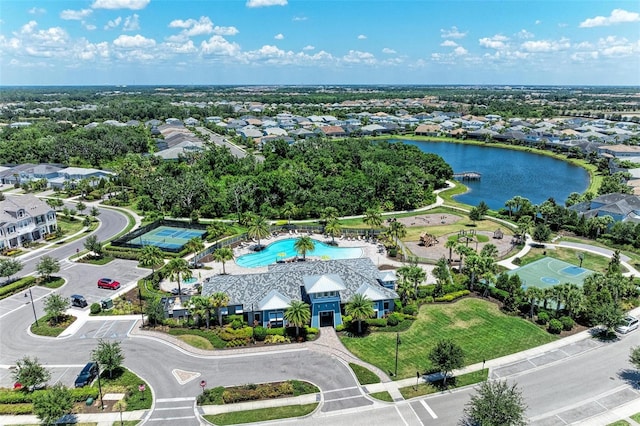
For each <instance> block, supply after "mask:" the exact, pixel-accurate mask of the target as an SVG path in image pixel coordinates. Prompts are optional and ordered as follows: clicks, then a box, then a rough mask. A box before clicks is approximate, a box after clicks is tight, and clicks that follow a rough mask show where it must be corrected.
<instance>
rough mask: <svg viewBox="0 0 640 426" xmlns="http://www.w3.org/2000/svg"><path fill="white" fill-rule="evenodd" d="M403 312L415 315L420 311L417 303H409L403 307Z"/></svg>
mask: <svg viewBox="0 0 640 426" xmlns="http://www.w3.org/2000/svg"><path fill="white" fill-rule="evenodd" d="M402 313H403V314H407V315H415V314H417V313H418V307H417V306H416V305H407V306H405V307H404V308H402Z"/></svg>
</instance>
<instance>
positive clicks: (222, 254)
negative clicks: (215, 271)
mask: <svg viewBox="0 0 640 426" xmlns="http://www.w3.org/2000/svg"><path fill="white" fill-rule="evenodd" d="M232 259H233V250H231V249H230V248H229V247H220V248H219V249H217V250H216V251H214V252H213V260H215V261H216V262H220V263H222V275H226V274H227V272H226V271H225V269H224V264H225V262H227V261H229V260H232Z"/></svg>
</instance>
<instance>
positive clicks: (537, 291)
mask: <svg viewBox="0 0 640 426" xmlns="http://www.w3.org/2000/svg"><path fill="white" fill-rule="evenodd" d="M524 296H525V297H526V298H527V299H529V306H530V309H529V317H530V318H533V311H534V308H535V306H536V303H537V302H538V301H540V299H542V296H543V292H542V289H541V288H539V287H527V289H526V290H525V291H524Z"/></svg>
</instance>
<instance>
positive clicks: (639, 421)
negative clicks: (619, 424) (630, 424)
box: [629, 413, 640, 423]
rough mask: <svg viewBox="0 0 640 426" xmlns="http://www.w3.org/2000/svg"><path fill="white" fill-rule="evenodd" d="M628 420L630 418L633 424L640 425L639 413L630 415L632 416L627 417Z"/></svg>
mask: <svg viewBox="0 0 640 426" xmlns="http://www.w3.org/2000/svg"><path fill="white" fill-rule="evenodd" d="M629 418H630V419H631V420H633V421H634V422H638V423H640V413H636V414H634V415H632V416H629Z"/></svg>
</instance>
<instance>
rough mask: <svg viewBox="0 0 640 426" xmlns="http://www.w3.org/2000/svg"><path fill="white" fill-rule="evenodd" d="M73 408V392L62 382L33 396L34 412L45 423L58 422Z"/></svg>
mask: <svg viewBox="0 0 640 426" xmlns="http://www.w3.org/2000/svg"><path fill="white" fill-rule="evenodd" d="M72 408H73V398H72V396H71V392H70V391H69V389H67V388H66V387H65V386H64V385H63V384H62V383H56V384H55V385H53V386H52V387H51V388H50V389H48V390H46V391H44V392H42V393H39V394H37V395H36V396H35V397H34V398H33V412H34V413H35V414H36V416H38V418H39V419H40V420H41V421H42V424H44V425H53V424H57V423H56V422H57V420H58V419H59V418H60V417H62V416H64V415H65V414H69V413H70V412H71V409H72Z"/></svg>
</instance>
